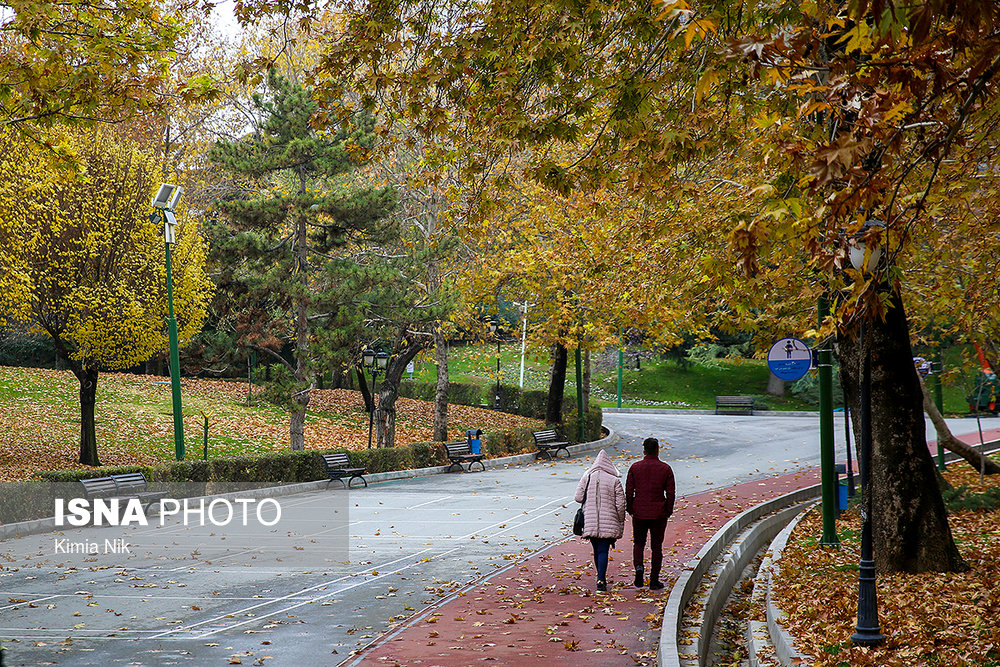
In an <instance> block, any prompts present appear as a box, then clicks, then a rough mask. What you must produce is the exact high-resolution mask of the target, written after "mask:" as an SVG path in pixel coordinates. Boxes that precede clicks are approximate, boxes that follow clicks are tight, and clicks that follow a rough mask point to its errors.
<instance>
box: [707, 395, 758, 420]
mask: <svg viewBox="0 0 1000 667" xmlns="http://www.w3.org/2000/svg"><path fill="white" fill-rule="evenodd" d="M723 413H728V414H732V413H740V414H743V413H746V414H750V415H752V414H753V396H716V397H715V414H717V415H718V414H723Z"/></svg>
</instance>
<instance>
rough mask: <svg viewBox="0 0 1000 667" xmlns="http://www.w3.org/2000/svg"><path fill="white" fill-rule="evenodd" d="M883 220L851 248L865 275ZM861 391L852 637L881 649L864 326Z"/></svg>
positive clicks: (872, 260) (877, 250) (867, 224)
mask: <svg viewBox="0 0 1000 667" xmlns="http://www.w3.org/2000/svg"><path fill="white" fill-rule="evenodd" d="M884 226H885V225H884V224H883V223H882V222H881V221H879V220H868V221H866V222H865V224H864V227H863V228H862V230H861V232H860V234H859V236H858V241H857V247H856V248H853V247H852V248H851V250H850V255H851V264H852V265H853V266H854V268H855V269H857V270H858V271H860V272H862V273H865V272H867V271H868V270H869V267H874V266H876V265H877V263H878V260H879V257H880V256H881V254H882V249H881V248H880V247H879V246H877V245H873V247H872V248H871V249H870V250H869V249H868V248H866V243H865V240H864V237H865V235H866V233H867V232H868V230H869V229H871V228H872V227H884ZM861 344H862V346H863V349H862V357H861V358H862V362H861V387H860V390H859V392H858V402H859V403H860V404H861V405H860V408H861V415H860V417H861V441H860V442H859V443H858V445H859V447H858V448H859V450H860V451H859V452H858V454H859V456H860V461H859V462H860V464H861V487H862V491H863V493H864V498H863V501H862V505H861V562H860V563H859V567H858V625H857V628H856V632H855V633H854V634H853V635H851V641H852V642H853V643H854V644H855V645H857V646H881V645H882V644H883V643H885V635H883V634H882V630H881V628H880V627H879V622H878V594H877V591H876V588H875V552H874V547H873V545H872V523H871V521H872V487H871V484H872V471H871V468H872V423H871V419H872V415H871V412H872V409H871V383H872V377H871V346H870V345H869V344H868V331H867V326H866V325H865V324H864V322H862V324H861Z"/></svg>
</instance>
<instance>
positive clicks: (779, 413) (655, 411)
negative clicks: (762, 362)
mask: <svg viewBox="0 0 1000 667" xmlns="http://www.w3.org/2000/svg"><path fill="white" fill-rule="evenodd" d="M601 411H602V412H604V413H605V414H612V415H613V414H623V415H711V416H713V417H715V416H717V415H716V414H715V410H685V409H683V408H601ZM718 416H724V417H813V418H818V417H819V413H818V412H808V411H801V410H789V411H787V412H786V411H784V410H754V411H753V414H752V415H718ZM605 428H607V427H605Z"/></svg>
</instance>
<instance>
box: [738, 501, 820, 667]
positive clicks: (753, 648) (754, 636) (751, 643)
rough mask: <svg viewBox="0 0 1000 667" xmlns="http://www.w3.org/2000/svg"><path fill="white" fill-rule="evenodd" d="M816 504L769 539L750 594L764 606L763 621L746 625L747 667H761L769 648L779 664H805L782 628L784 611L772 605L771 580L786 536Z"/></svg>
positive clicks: (753, 599)
mask: <svg viewBox="0 0 1000 667" xmlns="http://www.w3.org/2000/svg"><path fill="white" fill-rule="evenodd" d="M816 506H817V504H813V505H812V506H811V507H809V508H807V509H806V510H805V511H804V512H800V513H799V514H798V516H796V517H795V518H793V519H792V520H791V521H790V522H789V523H788V525H787V526H785V527H784V529H782V530H781V531H780V532H779V533H778V534H777V535H776V536H775V538H774V540H772V541H771V544H770V545H769V546H768V548H767V551H768V553H767V554H766V555H765V556H764V560H763V561H762V562H761V564H760V568H759V569H758V570H757V576H756V577H755V578H754V587H753V590H754V592H753V597H752V598H751V599H752V601H754V602H759V603H761V604H762V605H763V606H764V608H765V610H766V611H765V615H766V621H764V622H761V621H750V623H748V624H747V653H749V661H750V667H760V665H761V663H760V661H759V656H760V654H761V653H763V652H766V651H767V649H768V648H771V649H773V650H774V653H775V656H776V657H777V658H778V660H779V662H780V663H781V664H782V665H788V664H789V663H791V661H792V660H793V659H798V660H799V661H801V662H800V663H799V664H802V665H808V664H809V662H808V659H807V657H806V656H805V655H803V654H801V653H799V652H798V650H797V649H796V648H795V642H794V640H792V638H791V636H790V635H789V634H788V633H787V632H786V631H785V628H784V626H783V625H782V623H781V621H782V619H783V618H784V616H785V614H784V612H783V611H781V610H780V609H778V607H777V606H775V604H774V602H773V601H772V599H771V579H772V578H773V576H774V573H775V571H776V569H777V566H778V561H779V560H780V559H781V552H782V551H783V550H784V549H785V545H786V544H788V538H789V537H790V536H791V534H792V531H793V530H795V526H797V525H798V523H799V521H800V520H801V519H802V518H803V517H804V516H806V514H808V513H809V512H810V511H811V510H812V509H813V508H815V507H816Z"/></svg>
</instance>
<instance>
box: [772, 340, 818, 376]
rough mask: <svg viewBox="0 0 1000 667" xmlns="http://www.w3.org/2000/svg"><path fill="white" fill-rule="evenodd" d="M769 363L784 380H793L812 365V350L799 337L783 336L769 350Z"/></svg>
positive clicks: (802, 374)
mask: <svg viewBox="0 0 1000 667" xmlns="http://www.w3.org/2000/svg"><path fill="white" fill-rule="evenodd" d="M767 365H768V367H769V368H770V369H771V372H772V373H774V374H775V375H776V376H778V377H779V378H781V379H782V380H785V381H786V382H793V381H795V380H798V379H800V378H801V377H802V376H804V375H805V374H806V373H808V372H809V369H810V368H811V367H812V350H811V349H810V348H809V346H808V345H806V344H805V343H803V342H802V341H801V340H799V339H798V338H782V339H781V340H779V341H778V342H776V343H775V344H774V345H772V346H771V349H770V350H768V353H767Z"/></svg>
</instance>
